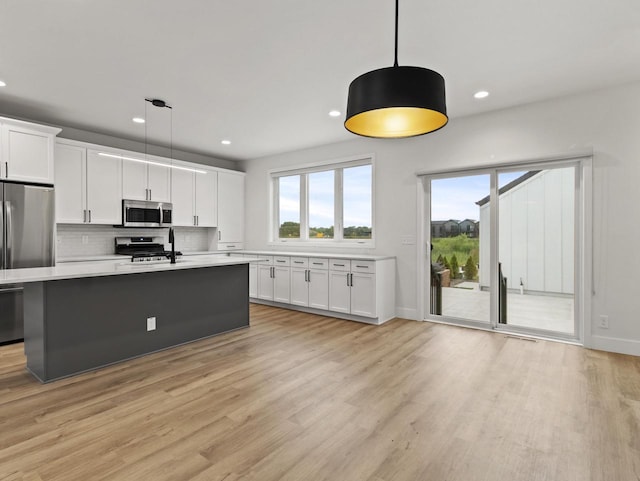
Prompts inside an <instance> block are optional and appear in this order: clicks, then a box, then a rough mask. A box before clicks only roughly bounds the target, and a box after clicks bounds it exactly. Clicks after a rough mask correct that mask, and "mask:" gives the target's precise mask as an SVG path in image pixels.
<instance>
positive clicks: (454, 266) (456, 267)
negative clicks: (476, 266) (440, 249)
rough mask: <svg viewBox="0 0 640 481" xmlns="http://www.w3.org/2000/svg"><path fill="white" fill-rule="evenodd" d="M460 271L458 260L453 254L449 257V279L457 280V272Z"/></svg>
mask: <svg viewBox="0 0 640 481" xmlns="http://www.w3.org/2000/svg"><path fill="white" fill-rule="evenodd" d="M459 270H460V265H459V264H458V258H457V257H456V255H455V254H453V256H452V257H451V278H452V279H457V278H458V271H459Z"/></svg>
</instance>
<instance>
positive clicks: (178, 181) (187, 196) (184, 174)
mask: <svg viewBox="0 0 640 481" xmlns="http://www.w3.org/2000/svg"><path fill="white" fill-rule="evenodd" d="M194 187H195V186H194V180H193V172H189V171H186V170H177V169H176V170H174V171H173V173H172V178H171V203H172V204H173V213H172V222H173V225H175V226H194V225H195V222H196V221H195V214H194V209H193V203H194Z"/></svg>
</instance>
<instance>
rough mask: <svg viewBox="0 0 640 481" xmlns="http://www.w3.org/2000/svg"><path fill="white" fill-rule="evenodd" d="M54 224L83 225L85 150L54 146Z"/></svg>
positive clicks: (69, 146) (85, 177) (71, 146)
mask: <svg viewBox="0 0 640 481" xmlns="http://www.w3.org/2000/svg"><path fill="white" fill-rule="evenodd" d="M55 157H56V163H55V178H54V181H55V193H56V194H55V196H56V223H58V224H83V223H84V222H85V209H86V205H87V204H86V202H87V198H86V193H87V191H86V179H87V172H86V166H87V163H86V160H87V149H85V148H83V147H76V146H75V145H65V144H57V145H56V146H55Z"/></svg>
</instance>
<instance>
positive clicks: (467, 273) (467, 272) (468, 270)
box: [464, 256, 478, 281]
mask: <svg viewBox="0 0 640 481" xmlns="http://www.w3.org/2000/svg"><path fill="white" fill-rule="evenodd" d="M477 275H478V268H477V267H476V263H475V262H474V261H473V257H471V256H469V257H467V262H466V263H465V265H464V278H465V279H467V280H469V281H472V280H474V279H475V278H476V276H477Z"/></svg>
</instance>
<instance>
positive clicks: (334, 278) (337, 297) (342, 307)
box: [329, 271, 351, 314]
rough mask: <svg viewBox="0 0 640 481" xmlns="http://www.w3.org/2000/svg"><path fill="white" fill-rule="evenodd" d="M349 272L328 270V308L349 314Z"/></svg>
mask: <svg viewBox="0 0 640 481" xmlns="http://www.w3.org/2000/svg"><path fill="white" fill-rule="evenodd" d="M348 280H349V272H340V271H329V310H330V311H336V312H344V313H345V314H349V311H350V310H351V288H350V287H349V285H348Z"/></svg>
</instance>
